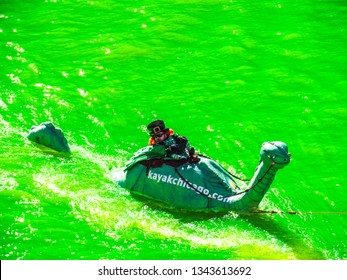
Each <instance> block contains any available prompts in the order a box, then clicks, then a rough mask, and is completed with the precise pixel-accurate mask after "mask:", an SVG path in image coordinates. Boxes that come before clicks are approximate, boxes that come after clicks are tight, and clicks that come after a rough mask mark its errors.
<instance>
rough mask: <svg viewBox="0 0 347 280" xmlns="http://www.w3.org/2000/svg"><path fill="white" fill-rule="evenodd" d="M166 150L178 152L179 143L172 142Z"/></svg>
mask: <svg viewBox="0 0 347 280" xmlns="http://www.w3.org/2000/svg"><path fill="white" fill-rule="evenodd" d="M166 150H167V151H170V152H177V151H178V145H177V144H172V145H170V146H169V147H167V148H166Z"/></svg>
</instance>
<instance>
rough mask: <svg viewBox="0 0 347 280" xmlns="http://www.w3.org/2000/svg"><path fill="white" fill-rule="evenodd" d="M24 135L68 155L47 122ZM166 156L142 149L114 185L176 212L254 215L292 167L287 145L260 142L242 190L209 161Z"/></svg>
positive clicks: (159, 147) (59, 133) (160, 150)
mask: <svg viewBox="0 0 347 280" xmlns="http://www.w3.org/2000/svg"><path fill="white" fill-rule="evenodd" d="M27 137H28V139H29V140H31V141H32V142H34V143H37V144H39V145H43V146H45V147H49V148H51V149H53V150H55V151H58V152H63V153H70V148H69V146H68V143H67V140H66V139H65V137H64V135H63V132H62V131H61V129H59V128H56V127H55V126H54V125H53V124H52V123H51V122H44V123H41V124H40V125H39V126H33V127H32V128H31V130H30V131H29V134H28V135H27ZM165 154H166V151H165V148H164V146H162V145H152V146H146V147H144V148H142V149H140V150H139V151H137V152H136V153H135V155H134V156H133V157H132V158H131V159H130V161H129V162H127V164H126V166H125V168H124V169H122V170H121V171H119V172H114V173H113V174H112V175H113V181H114V182H115V183H116V184H117V185H119V186H121V187H123V188H125V189H128V190H130V191H131V192H132V193H134V194H138V195H141V196H144V197H147V198H150V199H153V200H156V201H160V202H164V203H166V204H169V205H172V206H174V207H175V208H181V209H189V210H209V209H210V210H223V211H224V210H226V211H229V210H231V211H253V210H255V209H256V208H257V207H258V206H259V204H260V202H261V201H262V199H263V198H264V196H265V194H266V192H267V191H268V189H269V187H270V185H271V184H272V182H273V180H274V178H275V175H276V173H277V171H278V170H280V169H282V168H283V167H285V166H286V165H288V164H289V163H290V154H289V153H288V147H287V145H286V144H285V143H283V142H280V141H272V142H265V143H263V144H262V146H261V149H260V161H259V164H258V166H257V168H256V170H255V173H254V175H253V178H252V179H251V180H250V182H249V184H248V186H247V188H246V189H245V190H241V188H240V187H239V186H238V185H237V182H236V180H235V176H234V175H232V174H230V173H229V172H228V171H226V170H225V169H224V168H223V167H222V166H220V165H219V164H218V163H217V162H216V161H214V160H212V159H210V158H208V157H205V156H202V155H193V156H192V157H191V158H188V159H181V160H177V159H172V158H166V157H165Z"/></svg>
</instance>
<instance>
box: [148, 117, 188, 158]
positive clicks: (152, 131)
mask: <svg viewBox="0 0 347 280" xmlns="http://www.w3.org/2000/svg"><path fill="white" fill-rule="evenodd" d="M147 129H148V130H149V135H150V136H151V138H150V139H149V142H148V144H149V145H163V146H164V147H165V151H166V156H167V157H171V158H174V159H183V158H189V157H192V155H193V154H194V148H193V147H191V146H190V144H189V142H188V140H187V138H186V137H184V136H178V135H177V134H175V133H174V131H173V130H172V129H171V128H166V127H165V124H164V121H162V120H155V121H153V122H151V123H150V124H149V125H148V126H147Z"/></svg>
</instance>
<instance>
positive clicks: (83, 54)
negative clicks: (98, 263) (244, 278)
mask: <svg viewBox="0 0 347 280" xmlns="http://www.w3.org/2000/svg"><path fill="white" fill-rule="evenodd" d="M0 3H1V4H0V75H1V84H0V110H1V111H0V112H1V113H0V128H1V129H0V141H1V142H0V172H1V173H0V219H1V220H0V221H1V225H0V232H1V235H0V257H1V259H68V260H69V259H346V258H347V253H346V252H347V250H346V248H347V244H346V233H347V226H346V217H347V215H346V213H347V206H346V205H347V201H346V195H345V187H346V177H345V175H344V173H345V171H344V169H345V163H346V161H345V159H346V156H347V154H346V145H345V144H346V140H347V139H346V134H345V131H344V127H345V126H346V124H347V122H346V120H347V119H346V115H347V110H346V101H347V100H346V99H347V98H346V94H345V93H346V90H347V82H346V72H345V65H346V51H345V47H346V28H345V27H346V11H347V6H346V3H345V2H344V1H322V0H319V1H309V0H297V1H289V0H283V1H269V0H267V1H261V3H255V2H254V3H251V2H250V1H244V0H239V1H237V0H236V1H230V0H228V1H227V0H208V1H203V0H191V1H183V0H182V1H181V0H175V1H166V0H158V1H155V3H154V2H153V1H146V0H143V1H141V0H138V1H114V0H95V1H87V0H80V1H78V0H76V1H72V0H65V1H63V0H30V1H19V0H11V1H10V0H7V1H6V0H1V1H0ZM156 118H161V119H164V120H165V121H166V124H167V125H168V126H169V127H172V128H173V129H175V131H176V132H177V133H179V134H181V135H185V136H187V138H188V139H189V140H190V142H191V144H192V145H193V146H195V147H196V149H197V150H198V151H199V152H201V153H204V154H206V155H208V156H210V157H212V158H214V159H217V160H218V161H219V162H220V163H221V164H223V165H224V166H225V167H226V168H229V169H230V170H232V171H233V172H235V173H237V174H239V175H241V176H245V177H251V176H252V175H253V172H254V168H255V167H256V165H257V162H258V159H259V155H258V154H259V149H260V146H261V143H262V142H264V141H271V140H281V141H284V142H286V143H287V144H288V146H289V150H290V152H291V153H292V162H291V164H290V165H289V166H288V167H286V168H285V169H284V170H280V172H279V173H278V175H277V177H276V179H275V181H274V183H273V185H272V187H271V188H270V190H269V192H268V194H267V195H266V197H265V199H264V201H263V202H262V203H261V205H260V209H261V210H265V211H273V210H276V211H283V212H288V211H296V212H297V214H295V215H289V214H285V213H283V214H249V215H239V214H237V213H230V214H227V215H216V214H215V215H212V214H203V213H200V214H199V213H194V214H192V213H189V212H184V211H180V210H177V209H176V210H175V209H171V210H167V209H163V208H161V207H158V206H157V205H155V204H153V203H152V202H150V201H142V200H138V199H137V198H134V197H133V196H131V195H130V194H129V193H128V192H127V191H125V190H123V189H120V188H119V187H117V186H115V185H114V184H113V183H112V181H111V180H110V177H109V175H110V171H111V169H112V168H114V167H115V168H119V167H122V166H124V164H125V162H126V161H127V160H128V159H129V158H130V157H131V156H132V154H133V153H134V152H135V151H136V150H137V149H139V148H141V147H142V146H143V145H145V144H146V143H147V140H148V136H147V134H146V131H145V125H147V124H148V123H149V122H150V121H152V120H153V119H156ZM43 121H52V122H53V123H54V124H55V125H57V126H59V127H61V128H62V129H63V131H64V133H65V136H66V137H67V139H68V141H69V144H70V147H71V149H72V151H73V153H72V156H71V158H69V159H67V158H61V157H57V156H54V155H51V154H47V153H43V152H42V151H40V150H39V149H38V148H36V147H35V146H33V145H32V144H31V143H30V142H29V141H28V140H27V139H26V137H25V136H26V133H27V132H28V131H29V129H30V128H31V126H32V125H37V124H39V123H41V122H43Z"/></svg>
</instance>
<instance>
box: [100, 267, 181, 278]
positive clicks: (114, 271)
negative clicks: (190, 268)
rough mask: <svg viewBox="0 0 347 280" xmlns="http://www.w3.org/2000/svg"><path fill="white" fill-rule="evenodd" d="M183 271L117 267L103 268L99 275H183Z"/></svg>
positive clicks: (177, 269)
mask: <svg viewBox="0 0 347 280" xmlns="http://www.w3.org/2000/svg"><path fill="white" fill-rule="evenodd" d="M182 274H183V271H182V269H179V268H176V269H175V268H168V269H166V268H164V269H158V268H156V267H155V266H153V267H152V268H142V267H138V268H123V267H115V268H107V267H106V266H103V267H102V268H100V269H98V275H100V276H106V275H114V276H122V275H125V276H130V275H133V276H137V275H138V276H143V275H150V276H155V275H178V276H179V275H182Z"/></svg>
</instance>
